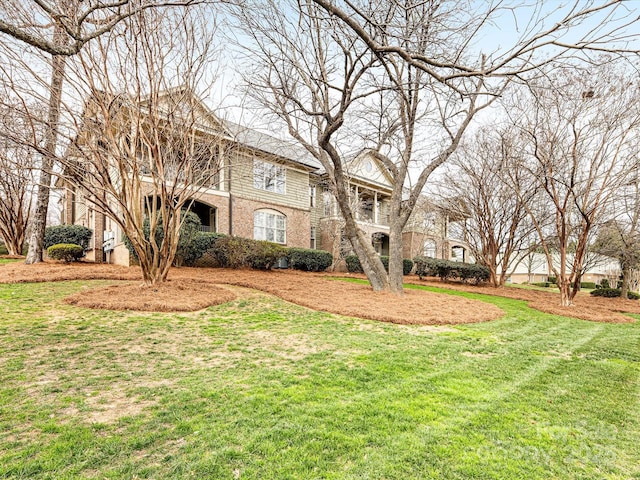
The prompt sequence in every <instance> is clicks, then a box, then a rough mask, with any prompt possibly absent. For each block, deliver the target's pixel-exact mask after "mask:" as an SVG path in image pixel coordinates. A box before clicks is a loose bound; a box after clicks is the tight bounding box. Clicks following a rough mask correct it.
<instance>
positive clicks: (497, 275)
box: [441, 129, 537, 287]
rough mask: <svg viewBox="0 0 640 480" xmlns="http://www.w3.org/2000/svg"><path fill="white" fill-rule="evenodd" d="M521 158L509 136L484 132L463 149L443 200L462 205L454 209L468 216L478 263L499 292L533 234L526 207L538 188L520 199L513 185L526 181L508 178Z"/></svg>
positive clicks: (469, 235)
mask: <svg viewBox="0 0 640 480" xmlns="http://www.w3.org/2000/svg"><path fill="white" fill-rule="evenodd" d="M518 153H519V152H518V148H517V146H515V145H513V144H512V138H511V136H510V135H509V133H508V132H507V131H503V132H500V131H495V129H492V130H489V129H484V130H481V131H479V132H478V133H477V134H476V136H475V138H474V139H473V140H469V141H467V142H465V143H463V145H462V146H461V148H460V149H458V151H457V152H456V154H455V156H454V159H453V160H452V161H451V162H450V163H449V168H448V169H447V172H446V174H445V175H444V177H443V180H442V183H441V191H442V195H444V196H453V197H454V198H456V199H457V202H455V203H453V204H452V208H457V210H458V214H459V215H466V218H467V221H466V222H465V228H466V233H467V241H468V243H469V247H470V249H471V251H472V253H473V256H474V257H475V259H476V262H478V263H481V264H483V265H486V266H487V267H488V268H489V272H490V277H489V282H490V283H491V284H492V285H493V286H494V287H499V286H502V285H504V283H505V281H506V278H507V276H508V275H509V267H510V265H511V263H512V262H513V260H515V259H516V257H517V256H518V255H519V253H520V252H521V250H522V249H523V245H524V242H526V241H527V240H528V239H529V238H530V234H531V233H532V232H533V227H532V225H531V223H530V222H528V218H527V217H528V216H527V210H526V208H525V204H526V203H531V201H532V199H533V198H534V197H535V196H536V195H537V188H536V187H535V186H533V188H526V189H525V188H522V190H523V191H524V194H523V195H522V196H518V195H516V194H515V192H514V189H513V185H512V182H513V181H519V182H524V181H526V180H525V179H522V178H519V176H518V172H514V173H515V174H514V175H511V178H510V177H509V175H508V173H507V172H508V166H509V165H510V164H511V163H512V162H513V161H514V160H513V157H514V156H516V155H518Z"/></svg>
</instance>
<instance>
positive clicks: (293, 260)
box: [287, 247, 333, 272]
mask: <svg viewBox="0 0 640 480" xmlns="http://www.w3.org/2000/svg"><path fill="white" fill-rule="evenodd" d="M287 259H288V260H289V267H290V268H293V269H294V270H304V271H306V272H322V271H324V270H326V269H327V268H329V267H330V266H331V264H332V263H333V255H331V254H330V253H329V252H325V251H324V250H311V249H309V248H293V247H292V248H289V249H288V251H287Z"/></svg>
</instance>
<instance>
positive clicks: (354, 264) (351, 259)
mask: <svg viewBox="0 0 640 480" xmlns="http://www.w3.org/2000/svg"><path fill="white" fill-rule="evenodd" d="M344 261H345V262H346V263H347V271H348V272H350V273H364V270H362V265H360V259H359V258H358V256H357V255H347V256H346V257H345V259H344Z"/></svg>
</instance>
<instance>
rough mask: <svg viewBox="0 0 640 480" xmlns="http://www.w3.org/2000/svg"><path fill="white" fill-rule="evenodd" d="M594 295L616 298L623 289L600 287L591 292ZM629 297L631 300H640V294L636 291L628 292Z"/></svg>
mask: <svg viewBox="0 0 640 480" xmlns="http://www.w3.org/2000/svg"><path fill="white" fill-rule="evenodd" d="M591 295H593V296H594V297H606V298H616V297H619V296H620V295H622V291H621V290H620V289H619V288H604V287H602V288H598V289H597V290H594V291H592V292H591ZM627 298H628V299H629V300H640V295H639V294H637V293H635V292H627Z"/></svg>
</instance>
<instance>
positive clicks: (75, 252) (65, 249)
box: [47, 243, 84, 263]
mask: <svg viewBox="0 0 640 480" xmlns="http://www.w3.org/2000/svg"><path fill="white" fill-rule="evenodd" d="M47 255H48V256H49V258H52V259H53V260H62V261H63V262H65V263H71V262H77V261H78V260H80V259H81V258H82V257H84V248H82V247H81V246H80V245H76V244H74V243H58V244H56V245H51V246H50V247H49V248H47Z"/></svg>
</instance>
